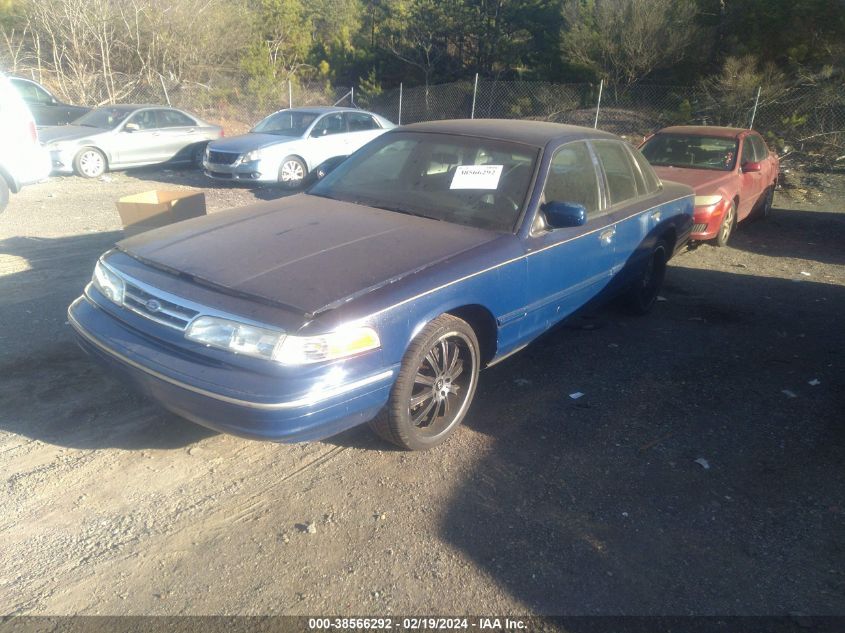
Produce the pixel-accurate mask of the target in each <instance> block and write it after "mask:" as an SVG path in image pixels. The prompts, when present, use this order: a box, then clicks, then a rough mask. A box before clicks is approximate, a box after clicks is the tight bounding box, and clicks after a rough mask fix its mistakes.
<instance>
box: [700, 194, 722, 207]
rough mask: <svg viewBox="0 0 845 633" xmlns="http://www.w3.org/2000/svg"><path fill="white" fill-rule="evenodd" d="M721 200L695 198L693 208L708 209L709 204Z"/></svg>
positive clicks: (716, 198)
mask: <svg viewBox="0 0 845 633" xmlns="http://www.w3.org/2000/svg"><path fill="white" fill-rule="evenodd" d="M721 199H722V196H696V197H695V206H697V207H709V206H710V205H711V204H716V203H717V202H719V201H720V200H721Z"/></svg>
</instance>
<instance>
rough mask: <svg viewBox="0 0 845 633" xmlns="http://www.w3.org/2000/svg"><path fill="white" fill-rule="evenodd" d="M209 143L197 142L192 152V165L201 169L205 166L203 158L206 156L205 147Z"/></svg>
mask: <svg viewBox="0 0 845 633" xmlns="http://www.w3.org/2000/svg"><path fill="white" fill-rule="evenodd" d="M207 146H208V143H197V144H196V145H195V146H194V148H193V150H192V152H191V165H193V166H194V167H197V168H199V169H202V168H203V164H202V159H203V157H204V156H205V148H206V147H207Z"/></svg>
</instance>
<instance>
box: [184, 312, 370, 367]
mask: <svg viewBox="0 0 845 633" xmlns="http://www.w3.org/2000/svg"><path fill="white" fill-rule="evenodd" d="M185 337H186V338H188V339H189V340H192V341H196V342H197V343H202V344H203V345H209V346H211V347H217V348H220V349H225V350H229V351H230V352H235V353H238V354H246V355H247V356H255V357H256V358H264V359H266V360H273V361H276V362H278V363H282V364H284V365H304V364H307V363H318V362H320V361H325V360H335V359H338V358H345V357H347V356H354V355H355V354H360V353H361V352H366V351H368V350H371V349H376V348H378V347H380V345H381V343H380V341H379V338H378V335H377V334H376V332H375V330H373V329H372V328H368V327H356V328H346V329H343V330H338V331H337V332H332V333H330V334H323V335H321V336H286V335H285V334H283V333H282V332H278V331H276V330H268V329H266V328H261V327H256V326H254V325H247V324H245V323H238V322H237V321H230V320H229V319H221V318H218V317H209V316H202V317H199V318H196V319H194V320H193V321H192V322H191V324H190V325H189V326H188V330H187V331H186V332H185Z"/></svg>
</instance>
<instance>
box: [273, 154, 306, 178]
mask: <svg viewBox="0 0 845 633" xmlns="http://www.w3.org/2000/svg"><path fill="white" fill-rule="evenodd" d="M303 178H305V170H304V169H303V167H302V163H300V162H299V161H298V160H293V159H289V160H286V161H285V162H284V163H282V166H281V168H280V169H279V180H281V181H282V182H284V183H288V184H294V183H297V182H300V181H301V180H302V179H303Z"/></svg>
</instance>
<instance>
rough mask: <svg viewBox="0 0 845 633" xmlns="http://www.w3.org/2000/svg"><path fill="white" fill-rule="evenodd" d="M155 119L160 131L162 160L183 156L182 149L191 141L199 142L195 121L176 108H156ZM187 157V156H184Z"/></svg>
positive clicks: (191, 142) (199, 136)
mask: <svg viewBox="0 0 845 633" xmlns="http://www.w3.org/2000/svg"><path fill="white" fill-rule="evenodd" d="M156 120H157V121H158V127H159V130H160V133H161V142H162V145H161V147H162V152H163V155H164V158H163V159H162V160H171V159H173V158H175V157H177V156H179V157H180V158H181V157H183V156H184V154H185V153H184V152H183V150H184V149H185V148H186V147H187V146H189V145H192V144H193V143H197V142H201V141H202V138H201V135H200V134H199V133H198V128H197V125H196V121H194V120H192V119H190V118H189V117H188V116H186V115H184V114H182V113H181V112H178V111H176V110H165V109H161V110H156ZM186 158H187V157H186Z"/></svg>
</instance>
